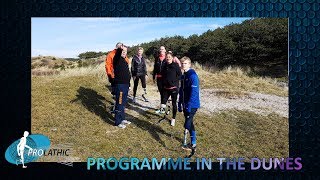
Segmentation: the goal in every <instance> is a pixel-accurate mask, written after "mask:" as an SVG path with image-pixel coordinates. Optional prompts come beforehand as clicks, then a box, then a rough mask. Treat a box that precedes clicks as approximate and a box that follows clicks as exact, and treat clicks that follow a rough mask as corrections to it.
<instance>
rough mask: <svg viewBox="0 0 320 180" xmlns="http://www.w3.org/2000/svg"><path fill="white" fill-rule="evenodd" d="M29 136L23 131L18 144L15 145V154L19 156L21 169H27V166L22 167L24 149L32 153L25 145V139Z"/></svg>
mask: <svg viewBox="0 0 320 180" xmlns="http://www.w3.org/2000/svg"><path fill="white" fill-rule="evenodd" d="M28 136H29V132H28V131H25V132H24V133H23V137H22V138H21V139H20V142H19V144H18V145H17V152H18V156H20V162H21V163H22V168H27V166H25V165H24V149H25V148H28V149H29V150H31V151H32V148H31V147H30V146H28V145H27V137H28Z"/></svg>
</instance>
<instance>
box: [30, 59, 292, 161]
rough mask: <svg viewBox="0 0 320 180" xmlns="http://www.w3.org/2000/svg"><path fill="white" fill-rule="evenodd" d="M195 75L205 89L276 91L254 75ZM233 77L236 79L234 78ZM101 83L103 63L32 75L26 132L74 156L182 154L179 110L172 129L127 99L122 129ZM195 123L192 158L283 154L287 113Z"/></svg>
mask: <svg viewBox="0 0 320 180" xmlns="http://www.w3.org/2000/svg"><path fill="white" fill-rule="evenodd" d="M99 68H100V70H99ZM199 75H200V76H201V77H202V78H201V79H202V80H201V81H202V82H201V83H202V84H203V86H207V87H215V88H217V87H219V88H227V89H228V88H229V89H235V90H239V91H242V90H248V91H250V90H256V91H259V92H265V91H266V89H268V87H269V86H270V88H269V90H267V92H270V93H275V94H279V92H276V90H277V89H276V87H275V86H272V84H270V85H269V84H268V83H266V84H265V86H263V85H262V84H263V83H261V81H260V80H259V79H257V80H256V82H257V83H256V84H255V85H252V83H253V84H254V82H255V81H253V80H252V79H250V78H249V77H243V76H244V75H241V74H240V75H239V76H236V77H235V75H234V74H233V75H229V74H225V73H222V74H214V73H208V74H205V73H204V72H203V73H202V72H200V73H199ZM203 76H205V77H206V78H203ZM229 76H230V77H229ZM231 76H233V78H231ZM150 80H151V78H149V81H150ZM236 80H242V81H240V82H237V83H236ZM258 82H260V84H259V83H258ZM105 84H106V77H105V75H104V73H103V66H101V65H100V66H99V67H98V68H96V69H83V70H82V71H80V72H77V73H76V72H72V71H66V72H64V73H60V74H59V75H53V76H41V77H37V76H33V77H32V112H31V113H32V133H33V134H35V133H41V134H44V135H47V136H48V137H49V138H50V140H51V142H52V144H53V145H55V144H63V143H72V144H73V155H72V156H73V157H75V159H77V160H78V161H86V158H87V157H105V158H108V157H118V158H119V157H123V156H126V157H138V158H144V157H148V158H151V157H157V158H161V157H172V158H176V157H184V156H185V155H188V153H187V152H186V151H183V150H182V149H181V143H182V139H183V129H184V128H183V123H184V120H183V116H182V114H180V113H178V116H177V122H176V126H174V127H172V126H170V125H169V122H167V121H164V122H162V123H161V124H160V125H156V124H154V123H155V122H156V121H157V120H159V119H160V118H161V117H160V116H158V115H155V114H154V112H153V110H148V111H144V110H143V109H142V107H139V106H135V105H132V104H130V103H129V104H128V106H127V111H126V113H127V119H128V120H131V121H132V122H133V123H132V124H131V125H129V126H128V128H126V129H118V128H116V127H114V126H113V117H112V115H111V114H110V113H109V112H108V108H109V106H110V104H111V101H112V98H111V96H110V93H109V91H108V90H107V88H106V87H105ZM235 84H236V85H237V86H235ZM234 86H235V87H234ZM260 86H261V87H260ZM237 87H239V88H237ZM253 87H256V88H253ZM263 87H265V88H263ZM266 87H267V88H266ZM271 87H272V88H271ZM251 88H252V89H251ZM235 94H237V93H235ZM280 94H281V93H280ZM284 94H285V93H283V95H284ZM241 95H243V94H239V96H241ZM195 127H196V130H197V133H198V134H197V135H198V150H197V153H196V154H195V156H193V157H207V158H210V157H211V158H215V157H247V158H252V157H261V158H263V157H287V156H288V148H289V147H288V146H289V145H288V128H289V127H288V119H287V118H283V117H280V116H278V115H276V114H271V115H268V116H260V115H257V114H255V113H252V112H247V111H234V110H230V111H224V112H221V113H216V114H213V115H212V116H208V115H207V114H202V113H200V112H198V113H197V115H196V117H195ZM43 160H44V161H46V159H43Z"/></svg>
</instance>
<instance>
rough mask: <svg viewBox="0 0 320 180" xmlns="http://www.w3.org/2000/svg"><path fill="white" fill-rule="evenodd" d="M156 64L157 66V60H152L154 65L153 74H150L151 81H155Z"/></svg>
mask: <svg viewBox="0 0 320 180" xmlns="http://www.w3.org/2000/svg"><path fill="white" fill-rule="evenodd" d="M156 64H157V59H156V58H155V59H154V65H153V73H152V79H153V80H155V78H156Z"/></svg>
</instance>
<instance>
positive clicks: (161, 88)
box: [157, 78, 164, 101]
mask: <svg viewBox="0 0 320 180" xmlns="http://www.w3.org/2000/svg"><path fill="white" fill-rule="evenodd" d="M157 87H158V91H159V93H160V100H161V101H162V99H163V91H164V87H163V81H162V78H157Z"/></svg>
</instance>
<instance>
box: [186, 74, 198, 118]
mask: <svg viewBox="0 0 320 180" xmlns="http://www.w3.org/2000/svg"><path fill="white" fill-rule="evenodd" d="M190 81H191V85H190V88H191V93H190V97H189V100H188V103H187V104H186V107H187V111H188V112H191V108H192V107H191V105H192V103H195V102H196V101H197V99H196V97H197V93H199V79H198V76H197V75H196V74H194V75H192V76H191V77H190Z"/></svg>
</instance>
